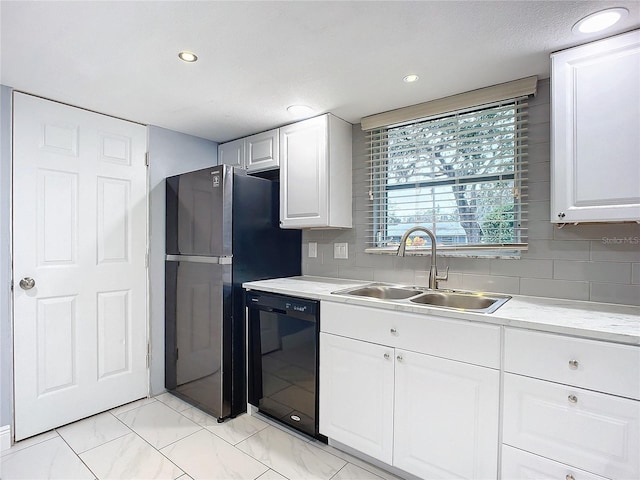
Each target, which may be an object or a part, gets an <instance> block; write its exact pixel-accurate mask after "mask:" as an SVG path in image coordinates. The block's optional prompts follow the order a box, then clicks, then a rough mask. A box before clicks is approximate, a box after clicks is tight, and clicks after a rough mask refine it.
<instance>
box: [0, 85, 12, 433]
mask: <svg viewBox="0 0 640 480" xmlns="http://www.w3.org/2000/svg"><path fill="white" fill-rule="evenodd" d="M10 200H11V89H10V88H9V87H5V86H4V85H0V426H2V425H9V424H11V423H12V409H13V405H12V399H13V361H12V358H13V348H12V345H13V343H12V339H11V302H10V300H11V237H10V230H9V228H10V226H11V210H10Z"/></svg>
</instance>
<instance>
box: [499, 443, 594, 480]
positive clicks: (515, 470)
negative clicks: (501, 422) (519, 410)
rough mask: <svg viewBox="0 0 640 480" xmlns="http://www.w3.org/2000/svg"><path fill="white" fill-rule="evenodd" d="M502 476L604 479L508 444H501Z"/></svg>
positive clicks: (537, 479)
mask: <svg viewBox="0 0 640 480" xmlns="http://www.w3.org/2000/svg"><path fill="white" fill-rule="evenodd" d="M502 478H503V479H504V480H513V479H516V478H517V479H522V480H542V479H546V478H555V479H557V480H606V478H605V477H601V476H599V475H594V474H592V473H589V472H585V471H584V470H580V469H579V468H573V467H570V466H568V465H564V464H563V463H558V462H554V461H553V460H549V459H548V458H544V457H539V456H538V455H534V454H532V453H529V452H524V451H522V450H518V449H517V448H513V447H510V446H509V445H503V446H502Z"/></svg>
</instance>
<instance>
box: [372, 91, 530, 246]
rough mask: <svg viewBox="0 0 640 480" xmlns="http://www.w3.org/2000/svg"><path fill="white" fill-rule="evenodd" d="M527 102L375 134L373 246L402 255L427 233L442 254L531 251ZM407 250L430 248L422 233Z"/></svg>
mask: <svg viewBox="0 0 640 480" xmlns="http://www.w3.org/2000/svg"><path fill="white" fill-rule="evenodd" d="M525 100H526V97H524V98H521V99H510V100H506V101H501V102H497V103H493V104H490V105H483V106H480V107H475V108H471V109H465V110H459V111H456V112H453V113H449V114H446V115H445V116H438V117H437V118H428V119H422V120H418V121H413V122H411V123H406V124H403V125H396V126H389V127H382V128H377V129H374V130H371V131H370V132H369V155H370V170H369V174H370V176H369V179H370V185H369V187H370V190H369V198H370V201H371V204H372V210H371V211H372V216H371V224H370V229H371V239H370V246H371V247H374V248H385V247H394V249H395V248H397V246H398V245H399V241H400V237H401V236H402V234H403V233H404V232H405V231H406V230H408V229H409V228H411V227H413V226H416V225H422V226H425V227H427V228H429V229H430V230H432V231H433V233H434V235H435V236H436V239H437V243H438V245H439V247H440V248H443V249H454V250H472V249H473V250H482V251H484V252H485V253H486V252H490V253H491V254H492V255H495V254H496V251H498V252H500V253H499V254H502V255H512V254H514V253H517V251H519V250H522V249H524V248H526V229H525V218H526V182H525V180H526V179H525V175H526V162H525V156H526V155H525V148H526V145H525V141H526V103H525ZM407 244H408V245H410V246H412V247H416V248H418V249H419V248H421V247H422V248H427V246H428V244H430V240H429V238H428V237H427V236H426V235H424V234H422V233H421V232H417V233H416V235H412V236H411V237H410V238H409V239H408V241H407Z"/></svg>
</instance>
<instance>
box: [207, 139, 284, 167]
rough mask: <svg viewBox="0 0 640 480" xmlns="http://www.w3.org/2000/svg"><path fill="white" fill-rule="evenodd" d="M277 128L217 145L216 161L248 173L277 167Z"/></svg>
mask: <svg viewBox="0 0 640 480" xmlns="http://www.w3.org/2000/svg"><path fill="white" fill-rule="evenodd" d="M279 141H280V139H279V137H278V129H277V128H276V129H274V130H269V131H268V132H262V133H256V134H255V135H251V136H249V137H244V138H239V139H238V140H234V141H232V142H227V143H221V144H220V145H218V162H219V163H220V164H225V165H233V166H234V167H240V168H244V169H246V170H247V172H248V173H254V172H263V171H265V170H274V169H277V168H278V166H279V164H280V162H279V148H278V144H279Z"/></svg>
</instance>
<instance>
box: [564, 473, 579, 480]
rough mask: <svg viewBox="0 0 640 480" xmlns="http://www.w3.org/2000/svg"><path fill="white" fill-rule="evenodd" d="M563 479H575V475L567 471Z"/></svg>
mask: <svg viewBox="0 0 640 480" xmlns="http://www.w3.org/2000/svg"><path fill="white" fill-rule="evenodd" d="M564 480H576V477H574V476H573V475H571V474H570V473H567V476H566V477H564Z"/></svg>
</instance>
